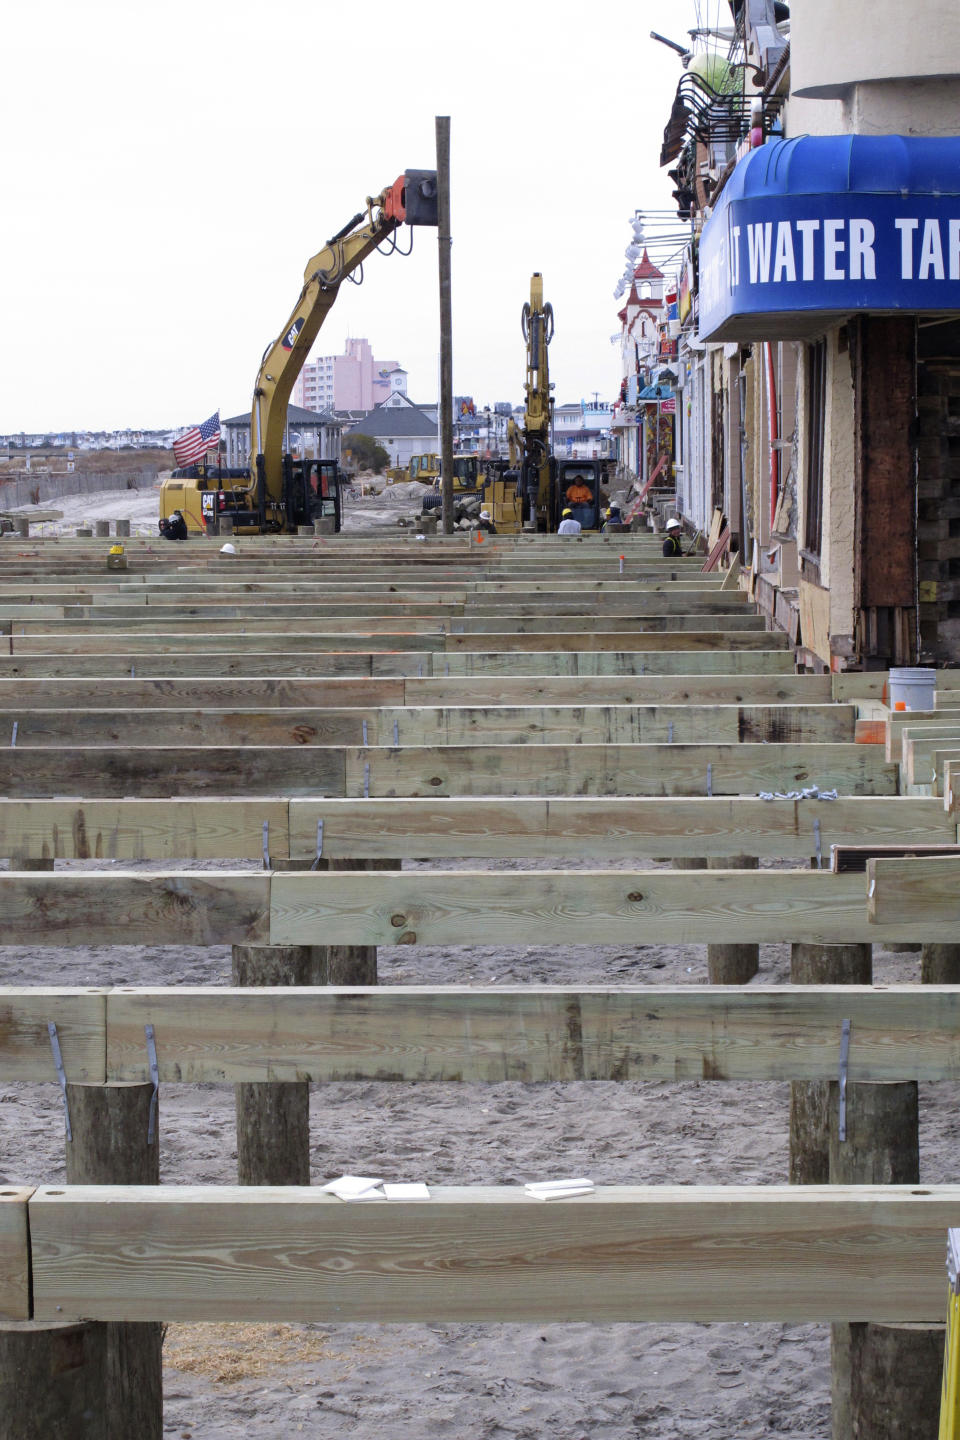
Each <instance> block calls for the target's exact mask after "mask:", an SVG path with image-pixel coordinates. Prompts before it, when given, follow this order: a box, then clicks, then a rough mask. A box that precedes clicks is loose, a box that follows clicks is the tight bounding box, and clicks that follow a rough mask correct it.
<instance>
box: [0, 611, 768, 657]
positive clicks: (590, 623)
mask: <svg viewBox="0 0 960 1440" xmlns="http://www.w3.org/2000/svg"><path fill="white" fill-rule="evenodd" d="M61 608H62V607H61ZM126 608H128V609H129V610H131V611H132V612H133V614H132V615H126V616H122V617H116V618H112V617H108V616H105V615H103V613H102V612H101V611H99V610H96V609H91V610H90V611H89V614H88V615H87V616H85V617H84V618H82V619H74V618H72V617H68V618H66V619H64V618H63V616H62V615H61V614H60V610H59V609H58V608H56V607H51V606H42V607H40V610H41V611H49V612H50V613H49V614H44V613H38V612H36V611H28V613H26V614H25V615H22V616H16V615H11V613H10V609H9V608H8V607H3V609H2V610H0V615H2V617H3V618H0V628H2V630H3V634H5V635H6V634H9V633H10V630H9V629H8V628H6V627H8V626H12V631H13V635H14V637H15V639H17V640H19V638H20V637H23V636H28V637H29V636H31V635H52V636H58V637H64V636H67V637H69V636H73V635H76V636H83V635H86V634H92V633H94V632H96V633H98V634H106V635H110V636H112V637H113V638H114V641H115V644H114V647H113V648H114V649H119V648H122V646H124V645H125V644H126V642H127V640H128V639H129V640H130V641H133V640H137V641H139V638H140V637H141V636H142V634H143V632H144V631H148V630H153V629H157V630H161V629H162V630H163V631H165V632H167V633H169V632H170V631H171V630H174V629H175V630H176V631H177V632H178V633H179V634H181V635H183V636H184V637H185V638H186V639H189V640H190V642H191V643H197V642H198V640H199V639H200V638H201V637H206V638H207V639H209V637H210V636H211V634H217V633H222V634H223V635H224V636H227V635H231V634H243V635H259V634H276V633H277V632H278V630H280V628H281V627H282V626H283V623H284V620H289V613H290V606H289V601H288V602H287V605H286V606H285V607H281V606H273V607H269V608H261V607H256V606H253V607H250V608H249V609H247V610H240V609H239V607H237V606H228V607H224V608H225V613H224V614H223V615H222V616H216V615H214V616H211V617H206V618H198V617H197V616H196V615H194V614H193V613H192V612H189V613H188V612H186V611H184V612H180V611H179V610H178V609H177V608H176V607H174V606H153V605H150V606H147V607H139V608H138V607H134V606H128V607H126ZM204 608H210V609H212V608H213V607H204ZM408 608H409V607H408ZM424 610H425V611H426V612H427V613H425V614H423V615H411V614H407V613H406V612H404V613H402V614H390V615H380V614H374V613H358V611H357V609H356V608H354V609H353V610H352V611H351V613H350V615H349V616H346V615H345V616H340V617H337V616H332V615H330V614H329V613H328V612H327V611H326V610H325V609H322V608H321V610H320V613H318V614H316V615H308V616H298V617H297V620H296V629H295V633H296V634H297V635H312V636H316V635H334V636H335V635H337V634H338V633H339V632H340V631H345V630H350V631H361V632H362V633H363V634H364V635H380V634H416V635H436V634H437V633H438V632H439V631H440V629H441V627H442V626H445V627H446V629H447V630H448V631H450V632H451V633H457V634H458V633H463V634H490V635H509V634H528V635H552V634H553V633H554V631H555V630H556V629H557V625H558V622H559V621H561V620H562V622H563V626H564V629H567V630H569V629H570V628H571V626H574V625H576V626H581V625H582V626H583V628H584V629H586V630H588V631H590V632H591V633H595V634H603V633H606V632H614V633H618V634H632V633H634V632H637V633H648V634H654V633H660V632H662V631H670V632H676V631H692V632H700V631H707V632H710V631H714V630H717V631H723V632H725V633H726V632H737V633H739V632H742V631H748V632H755V633H757V634H764V633H765V631H764V622H763V616H762V615H754V614H751V613H750V612H744V611H741V612H738V613H736V614H726V613H724V614H710V615H700V614H689V615H687V614H680V613H676V612H671V613H670V614H667V615H658V614H633V613H632V612H633V607H632V606H630V607H622V608H621V609H620V610H619V611H617V612H615V613H613V614H604V613H598V612H597V611H596V610H594V609H587V608H586V607H584V606H582V605H576V604H573V603H571V604H569V605H568V606H566V607H565V608H563V609H562V610H561V609H558V607H550V609H549V610H545V611H544V612H543V613H540V614H531V615H526V616H523V615H516V614H508V613H494V614H477V613H474V612H471V613H470V614H466V615H465V614H464V613H463V609H462V607H457V608H456V609H455V610H454V609H450V608H448V609H447V610H443V609H441V610H439V611H438V610H437V609H436V608H434V607H430V606H425V607H424ZM161 611H162V612H163V613H162V614H161V613H160V612H161ZM14 649H15V650H19V649H20V646H19V644H16V645H15V646H14Z"/></svg>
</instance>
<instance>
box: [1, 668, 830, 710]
mask: <svg viewBox="0 0 960 1440" xmlns="http://www.w3.org/2000/svg"><path fill="white" fill-rule="evenodd" d="M583 700H584V691H583V686H582V684H581V681H580V678H579V677H578V676H576V675H541V676H539V677H538V676H527V675H491V676H483V675H477V676H447V677H443V678H436V679H434V678H426V679H419V678H417V677H416V676H412V677H406V678H405V677H403V676H386V675H382V676H377V677H376V678H374V677H371V676H351V675H339V676H338V675H333V676H319V677H316V678H312V677H305V676H302V675H301V676H286V677H281V678H270V677H255V676H249V677H247V678H245V679H238V678H236V677H232V676H222V677H220V678H216V677H210V676H208V677H203V676H199V677H191V678H184V677H183V676H169V677H168V678H166V679H153V680H151V679H137V678H136V677H134V678H131V677H130V675H129V673H128V674H127V675H126V676H123V677H119V678H115V679H107V678H103V677H99V678H98V677H91V678H89V679H83V678H80V677H76V678H69V677H67V678H65V677H63V676H57V677H48V678H46V679H20V678H17V677H13V678H7V677H0V707H2V708H3V709H4V710H11V709H13V708H14V707H23V708H24V709H37V708H40V707H46V708H53V709H79V708H93V709H101V708H103V707H104V706H115V707H116V708H118V709H124V710H127V709H129V710H137V709H142V708H144V707H145V706H148V707H157V708H163V707H165V706H171V705H175V706H178V707H180V708H181V709H191V708H197V709H211V708H214V709H216V708H228V709H229V708H238V707H240V706H248V707H251V708H255V709H258V708H262V707H266V706H287V707H290V706H295V705H307V706H324V705H333V706H341V705H342V706H355V705H369V706H382V705H577V704H580V703H582V702H583ZM590 702H591V703H592V704H596V705H727V704H735V705H740V704H750V705H800V704H802V705H825V704H828V703H829V702H830V677H829V675H710V676H703V675H621V676H615V675H600V676H595V677H594V678H593V679H592V680H591V683H590Z"/></svg>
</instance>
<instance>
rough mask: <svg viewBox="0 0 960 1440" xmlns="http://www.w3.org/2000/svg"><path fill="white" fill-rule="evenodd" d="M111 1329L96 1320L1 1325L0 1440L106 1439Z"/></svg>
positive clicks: (22, 1322) (13, 1322)
mask: <svg viewBox="0 0 960 1440" xmlns="http://www.w3.org/2000/svg"><path fill="white" fill-rule="evenodd" d="M107 1328H108V1327H107V1326H106V1325H105V1324H102V1323H96V1322H94V1321H81V1322H79V1323H76V1324H72V1323H63V1324H59V1325H56V1324H55V1325H47V1324H42V1323H38V1322H36V1321H33V1320H21V1321H11V1322H8V1323H7V1324H4V1325H0V1440H52V1437H53V1436H57V1437H59V1440H107V1434H108V1432H107V1428H106V1425H107V1416H106V1414H105V1410H104V1403H103V1393H102V1383H103V1375H104V1369H105V1360H104V1349H105V1345H106V1331H107ZM129 1433H135V1432H129ZM147 1433H150V1434H152V1433H154V1432H152V1431H150V1432H147ZM114 1434H116V1432H114Z"/></svg>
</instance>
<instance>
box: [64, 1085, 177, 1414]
mask: <svg viewBox="0 0 960 1440" xmlns="http://www.w3.org/2000/svg"><path fill="white" fill-rule="evenodd" d="M153 1101H154V1091H153V1086H152V1085H151V1084H142V1083H138V1082H134V1083H127V1084H124V1083H118V1084H110V1085H79V1084H70V1083H68V1085H67V1110H68V1113H69V1116H70V1127H71V1130H72V1134H73V1138H72V1140H68V1141H67V1184H68V1185H159V1183H160V1134H159V1126H160V1120H159V1115H158V1114H157V1113H156V1110H155V1109H154V1113H153V1117H152V1118H153V1133H152V1136H151V1133H150V1131H151V1108H152V1106H153ZM148 1137H149V1138H148ZM97 1328H98V1329H100V1330H102V1331H103V1332H104V1334H103V1341H102V1351H101V1355H102V1365H103V1372H102V1380H101V1390H100V1395H99V1397H98V1408H99V1407H102V1409H103V1412H104V1425H103V1436H104V1440H127V1437H128V1436H131V1435H136V1436H137V1437H138V1440H141V1437H143V1440H160V1437H161V1436H162V1434H163V1359H162V1349H163V1326H162V1324H161V1323H160V1322H159V1321H156V1320H147V1321H137V1322H129V1321H127V1322H117V1321H112V1320H108V1321H103V1322H101V1323H100V1324H99V1325H98V1327H97ZM52 1433H60V1432H52ZM76 1434H77V1436H78V1437H80V1436H81V1435H82V1436H83V1437H84V1440H86V1435H87V1431H85V1430H78V1431H77V1432H76Z"/></svg>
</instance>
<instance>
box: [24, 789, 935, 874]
mask: <svg viewBox="0 0 960 1440" xmlns="http://www.w3.org/2000/svg"><path fill="white" fill-rule="evenodd" d="M814 820H819V821H820V826H821V841H822V844H823V845H824V846H825V847H832V846H839V847H843V848H844V849H846V848H848V847H851V846H861V847H864V846H869V845H871V843H872V845H873V846H881V845H886V844H890V843H891V842H893V841H898V842H903V843H904V844H905V845H907V846H911V845H913V846H919V845H938V846H947V845H953V844H955V843H956V842H957V816H956V813H955V812H951V811H947V810H945V809H944V807H943V804H942V803H941V801H940V800H939V799H936V798H933V797H930V796H918V797H915V796H903V797H900V796H841V797H840V798H839V799H838V800H835V801H831V802H829V804H817V803H815V802H811V801H802V800H778V801H764V800H759V799H757V798H755V797H748V796H716V797H714V798H713V799H712V800H708V799H705V798H692V797H687V798H680V799H670V800H665V799H660V798H656V799H655V798H652V797H649V796H646V797H645V796H639V797H637V796H605V797H593V798H589V797H587V798H581V797H569V796H562V797H555V798H553V799H550V800H545V799H538V798H531V797H519V798H518V797H514V798H510V799H499V800H498V799H473V798H469V797H463V796H457V797H449V796H446V797H440V798H436V799H412V800H406V799H386V800H373V799H370V800H344V799H332V798H331V799H325V800H309V799H291V800H289V801H288V800H277V799H271V798H267V797H264V798H263V799H259V800H245V799H241V798H231V797H229V796H217V797H205V798H203V797H201V798H193V797H190V798H183V797H174V798H167V799H159V800H157V799H154V800H147V799H142V800H130V799H121V800H91V799H84V800H3V799H0V855H18V856H32V857H35V858H47V859H50V858H57V859H64V860H90V859H102V860H233V859H244V860H259V859H260V858H261V857H262V854H263V825H264V823H266V824H267V825H268V826H269V830H268V850H269V854H270V856H271V858H272V859H278V860H279V859H287V858H288V857H289V856H291V855H293V856H302V857H314V856H315V854H316V844H317V826H318V823H319V822H321V821H322V822H323V853H324V854H325V855H326V856H328V857H330V858H333V859H363V858H374V859H391V858H393V857H396V858H398V859H416V858H420V859H444V858H450V859H487V858H489V859H501V858H507V859H541V858H546V857H550V856H557V857H562V856H570V855H577V856H580V857H583V858H589V859H591V860H594V861H601V862H602V861H604V860H613V859H619V858H620V857H622V856H623V855H625V854H633V855H638V856H641V855H644V856H652V855H654V853H656V855H658V856H663V857H664V858H672V857H674V856H683V855H693V854H694V851H696V853H697V854H699V855H704V854H707V855H720V854H723V855H727V854H729V853H730V852H731V850H732V849H733V848H734V845H736V846H737V847H739V849H740V850H741V851H742V852H743V853H746V854H752V855H758V856H774V855H775V856H780V857H783V858H787V859H797V860H800V859H806V858H807V856H809V854H810V851H811V849H812V848H814V844H815V840H814V832H813V822H814ZM865 864H866V860H864V865H865ZM14 868H17V867H16V866H15V867H14Z"/></svg>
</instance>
